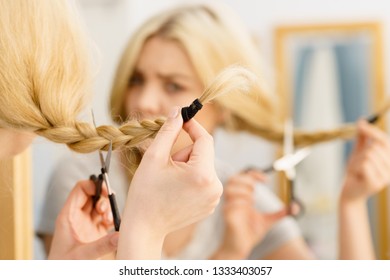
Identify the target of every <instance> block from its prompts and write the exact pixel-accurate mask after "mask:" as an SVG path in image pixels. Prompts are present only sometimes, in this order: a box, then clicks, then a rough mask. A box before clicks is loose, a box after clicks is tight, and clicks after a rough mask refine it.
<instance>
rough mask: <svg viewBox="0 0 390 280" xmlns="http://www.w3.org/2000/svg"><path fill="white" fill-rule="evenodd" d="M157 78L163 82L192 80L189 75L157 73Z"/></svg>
mask: <svg viewBox="0 0 390 280" xmlns="http://www.w3.org/2000/svg"><path fill="white" fill-rule="evenodd" d="M157 77H159V78H160V79H164V80H170V79H181V80H192V77H191V76H190V75H186V74H182V73H169V74H166V73H158V74H157Z"/></svg>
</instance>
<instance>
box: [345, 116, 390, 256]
mask: <svg viewBox="0 0 390 280" xmlns="http://www.w3.org/2000/svg"><path fill="white" fill-rule="evenodd" d="M389 182H390V143H389V138H388V137H387V135H386V134H385V133H384V132H383V131H381V130H379V129H378V128H376V127H374V126H373V125H370V124H368V123H367V122H366V121H363V120H362V121H359V123H358V135H357V140H356V145H355V147H354V150H353V152H352V154H351V157H350V159H349V162H348V166H347V173H346V175H345V180H344V185H343V188H342V192H341V197H340V202H339V203H340V206H339V242H340V247H339V255H340V259H364V260H367V259H375V253H374V248H373V245H372V237H371V231H370V224H369V217H368V213H367V199H368V198H369V197H370V196H372V195H374V194H376V193H378V192H379V191H381V190H382V189H383V188H384V187H385V186H386V184H388V183H389Z"/></svg>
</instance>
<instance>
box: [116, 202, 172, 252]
mask: <svg viewBox="0 0 390 280" xmlns="http://www.w3.org/2000/svg"><path fill="white" fill-rule="evenodd" d="M130 205H131V204H130ZM128 206H129V204H128ZM130 208H131V209H130ZM165 236H166V233H165V232H163V231H162V229H161V228H159V227H158V226H157V225H156V224H153V223H152V222H150V221H148V220H147V219H144V218H143V213H142V210H140V207H131V206H130V207H126V209H125V211H124V213H123V217H122V224H121V227H120V236H119V242H118V251H117V259H160V258H161V252H162V246H163V243H164V239H165Z"/></svg>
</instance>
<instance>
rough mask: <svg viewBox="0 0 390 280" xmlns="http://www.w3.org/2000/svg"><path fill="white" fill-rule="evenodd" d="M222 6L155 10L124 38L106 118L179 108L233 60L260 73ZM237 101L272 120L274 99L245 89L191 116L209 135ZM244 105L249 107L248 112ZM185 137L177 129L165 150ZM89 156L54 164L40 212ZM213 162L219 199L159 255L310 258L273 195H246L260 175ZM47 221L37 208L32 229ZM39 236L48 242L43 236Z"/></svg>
mask: <svg viewBox="0 0 390 280" xmlns="http://www.w3.org/2000/svg"><path fill="white" fill-rule="evenodd" d="M225 12H226V11H219V10H214V9H212V8H207V7H203V6H200V7H198V6H196V7H189V8H183V9H178V10H174V11H170V12H167V13H162V14H160V15H158V16H156V17H155V18H152V19H151V20H149V21H148V22H147V23H146V24H145V25H143V26H142V27H141V28H140V29H139V30H138V31H137V32H136V34H135V35H134V36H133V38H132V39H131V40H130V42H129V44H128V46H127V48H126V50H125V52H124V54H123V56H122V59H121V62H120V65H119V67H118V70H117V75H116V78H115V80H114V84H113V90H112V99H111V107H112V116H113V117H114V119H115V120H116V121H117V122H118V123H121V122H122V121H123V120H126V119H127V118H128V116H129V115H132V116H137V117H139V118H141V119H144V118H145V119H155V118H156V117H157V116H160V115H166V114H167V111H168V110H169V107H171V106H175V105H176V106H187V105H188V104H190V103H191V102H192V101H193V100H194V99H196V98H198V97H199V96H200V95H201V94H202V92H203V90H204V89H205V87H206V85H208V84H209V83H210V82H211V81H212V79H213V78H214V77H215V76H216V75H217V74H218V73H219V72H220V71H221V70H222V69H224V68H225V67H227V66H229V65H230V64H233V63H240V64H242V65H244V66H246V67H248V68H249V69H251V70H253V71H254V72H255V73H256V74H257V76H261V73H260V72H259V69H260V65H259V64H258V63H259V62H260V61H261V60H260V59H258V55H257V50H256V49H255V47H254V45H253V43H252V41H251V40H250V38H249V36H248V34H247V33H245V29H243V28H240V25H237V24H236V23H239V21H237V22H236V21H235V17H233V18H231V15H230V14H226V13H225ZM260 85H261V84H260ZM221 91H223V86H222V90H221ZM245 104H249V110H248V111H247V113H250V114H248V115H247V116H249V115H250V117H253V119H257V120H262V119H265V117H266V115H268V116H267V118H268V120H270V123H269V124H270V125H271V124H272V121H274V122H275V123H277V121H278V119H277V118H275V119H274V120H272V119H271V118H270V116H274V115H275V107H274V101H273V100H272V96H271V95H270V94H268V93H266V91H265V89H263V91H262V92H261V94H259V93H257V92H252V91H249V92H247V93H246V94H245V95H242V94H241V95H240V94H226V95H222V96H220V97H219V98H217V99H216V101H215V103H213V104H204V106H203V108H202V109H201V110H200V111H199V112H198V113H197V115H196V117H195V119H196V120H197V121H199V122H200V123H201V124H202V126H203V127H204V128H206V129H207V131H208V132H209V133H210V134H212V133H213V132H214V130H215V129H216V128H217V127H218V126H221V125H222V126H229V127H231V128H237V127H240V126H241V123H240V122H242V119H241V118H239V117H237V116H236V115H235V112H236V111H237V112H240V113H241V112H243V111H245V109H244V108H245V107H243V106H245ZM233 108H234V110H231V109H233ZM258 108H262V109H261V110H258ZM250 109H253V110H255V111H253V112H249V111H250ZM244 114H245V113H244ZM190 143H191V141H190V139H189V138H188V137H187V136H185V135H184V134H181V135H180V136H179V138H178V140H177V142H176V144H175V146H174V149H173V152H176V151H178V150H181V149H183V148H185V147H186V146H188V145H189V144H190ZM95 161H96V160H95ZM67 162H68V163H69V162H74V161H67ZM92 162H93V159H91V160H89V161H88V160H87V161H86V160H84V161H83V162H80V161H78V162H77V163H75V165H74V166H75V167H74V168H72V169H73V170H70V169H69V168H67V169H66V170H65V169H64V166H65V164H64V163H62V164H61V167H60V168H59V169H57V171H56V173H55V175H54V177H53V180H52V182H51V184H50V187H49V193H48V198H47V201H48V202H49V203H51V205H47V206H48V207H47V209H46V210H45V211H44V213H54V214H55V213H56V212H58V210H56V209H58V206H57V205H62V203H63V198H62V197H63V193H66V192H67V191H66V189H67V186H65V185H64V183H61V182H65V181H66V180H67V178H80V177H83V176H84V177H85V176H86V175H87V174H89V173H90V172H91V171H92V170H93V169H92V168H95V167H94V166H93V164H92V165H91V163H92ZM67 166H69V164H67ZM129 167H130V168H131V167H132V166H129ZM216 167H217V170H218V175H219V177H220V179H221V180H222V181H224V182H225V201H224V204H223V205H221V206H220V207H219V208H218V209H217V211H216V213H214V214H213V215H212V216H211V217H210V218H209V219H206V220H204V221H202V222H200V223H194V224H191V225H190V226H188V227H186V228H183V229H181V230H179V231H176V232H173V233H171V234H169V235H167V237H166V238H165V240H164V249H163V253H164V257H165V258H182V259H184V258H187V259H208V258H216V259H227V258H231V259H246V258H256V259H258V258H274V259H280V258H299V259H302V258H311V257H312V256H311V253H310V252H309V250H308V248H307V246H306V245H305V243H304V241H303V239H302V236H301V234H300V231H299V228H298V227H297V225H296V223H295V221H294V220H293V219H292V218H289V217H285V216H286V210H285V209H284V207H283V205H282V203H281V202H280V201H279V200H278V199H277V197H276V196H275V195H273V194H272V193H271V192H270V191H269V190H267V189H266V188H265V187H264V186H262V187H259V188H258V191H259V192H258V193H256V197H254V193H255V188H254V186H255V184H257V183H258V182H259V181H262V180H263V179H264V177H263V175H262V174H259V173H256V172H249V173H241V174H235V175H234V174H231V173H229V172H228V170H229V164H227V163H223V162H217V165H216ZM124 169H125V168H123V167H122V163H121V161H120V160H119V159H118V160H117V171H116V173H115V179H114V177H113V176H111V177H113V180H116V182H115V183H113V184H112V185H113V186H116V187H117V193H122V194H124V193H125V192H126V189H124V186H127V184H126V179H127V177H128V176H127V175H126V174H124V172H123V170H124ZM111 172H114V171H113V170H112V171H111ZM130 192H131V188H130ZM256 192H257V191H256ZM117 197H121V195H120V194H119V195H117ZM53 201H54V202H53ZM122 204H123V203H122ZM259 209H260V210H262V212H267V214H264V213H262V212H259ZM284 217H285V218H284ZM53 220H54V219H53V215H52V214H51V215H47V214H45V216H44V217H43V218H42V223H41V226H40V232H41V233H46V235H47V234H50V229H51V228H52V227H53ZM46 239H47V241H48V242H47V243H49V242H50V236H48V235H47V236H46Z"/></svg>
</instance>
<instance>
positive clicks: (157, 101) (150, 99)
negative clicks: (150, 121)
mask: <svg viewBox="0 0 390 280" xmlns="http://www.w3.org/2000/svg"><path fill="white" fill-rule="evenodd" d="M162 94H163V93H162V92H160V91H159V90H158V88H156V87H154V86H147V87H145V88H144V89H143V90H142V91H141V92H140V94H139V96H138V102H137V111H139V113H141V114H142V115H143V116H145V117H146V116H158V115H161V114H162V113H163V112H162V103H163V100H162V99H163V96H162Z"/></svg>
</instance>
